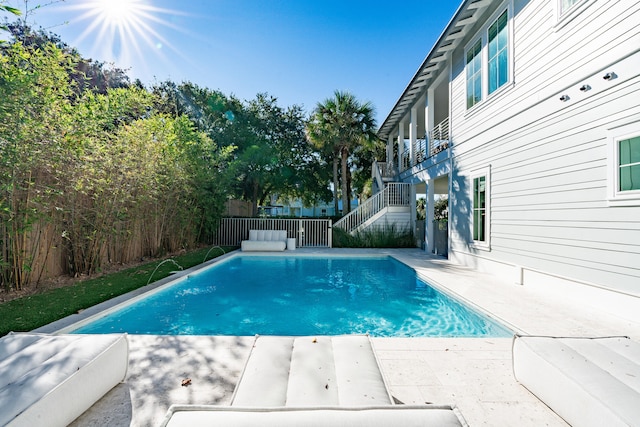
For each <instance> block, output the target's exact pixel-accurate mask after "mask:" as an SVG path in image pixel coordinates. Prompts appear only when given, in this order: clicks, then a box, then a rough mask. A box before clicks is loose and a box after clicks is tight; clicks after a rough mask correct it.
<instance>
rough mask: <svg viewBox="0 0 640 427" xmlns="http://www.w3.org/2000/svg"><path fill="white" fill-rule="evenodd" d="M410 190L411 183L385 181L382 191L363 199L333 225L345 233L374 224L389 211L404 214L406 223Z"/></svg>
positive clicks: (409, 204)
mask: <svg viewBox="0 0 640 427" xmlns="http://www.w3.org/2000/svg"><path fill="white" fill-rule="evenodd" d="M410 190H411V184H404V183H399V182H391V183H387V184H385V186H384V189H383V190H382V191H380V192H378V193H376V194H374V195H373V196H371V197H370V198H368V199H367V200H365V201H364V203H362V204H361V205H359V206H358V207H357V208H356V209H354V210H353V211H351V212H349V213H348V214H347V215H345V216H343V217H342V218H340V219H339V220H338V221H336V223H335V224H334V225H333V226H334V227H338V228H342V229H343V230H345V231H346V232H347V233H352V232H354V231H358V230H362V229H364V228H366V227H368V226H369V225H371V224H374V223H375V222H376V221H377V220H379V219H381V218H383V217H384V216H385V215H388V214H391V213H394V214H396V216H397V214H401V215H402V216H403V217H404V216H406V217H407V218H406V222H407V223H408V222H409V215H410V213H411V212H410V209H411V200H410V199H411V197H410V194H411V191H410ZM403 219H404V218H403ZM403 222H404V221H403Z"/></svg>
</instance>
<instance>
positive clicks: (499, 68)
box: [488, 10, 509, 93]
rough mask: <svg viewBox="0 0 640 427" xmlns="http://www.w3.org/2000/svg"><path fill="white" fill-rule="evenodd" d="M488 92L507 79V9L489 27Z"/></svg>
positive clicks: (493, 90) (494, 89)
mask: <svg viewBox="0 0 640 427" xmlns="http://www.w3.org/2000/svg"><path fill="white" fill-rule="evenodd" d="M488 33H489V43H488V44H489V61H488V64H489V93H493V92H495V91H496V89H498V88H499V87H500V86H502V85H503V84H505V83H506V82H507V81H508V80H509V77H508V76H509V74H508V70H509V54H508V47H509V46H508V44H509V43H508V40H509V37H508V35H507V11H506V10H505V11H504V13H502V15H500V17H499V18H498V19H496V21H495V22H494V23H493V24H491V26H490V27H489V31H488Z"/></svg>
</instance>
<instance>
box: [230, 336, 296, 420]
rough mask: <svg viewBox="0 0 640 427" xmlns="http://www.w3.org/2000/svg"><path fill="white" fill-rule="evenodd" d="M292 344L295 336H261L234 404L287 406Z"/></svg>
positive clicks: (236, 392) (245, 371)
mask: <svg viewBox="0 0 640 427" xmlns="http://www.w3.org/2000/svg"><path fill="white" fill-rule="evenodd" d="M293 341H294V338H293V337H259V338H258V339H257V340H256V341H255V344H254V347H253V349H252V351H251V354H250V355H249V359H248V360H247V365H246V366H245V368H244V372H243V373H242V376H241V377H240V382H239V383H238V386H237V388H236V391H235V394H234V397H233V399H232V402H231V404H232V405H234V406H250V407H256V406H263V407H273V406H284V405H285V403H286V398H287V383H288V381H289V366H290V363H291V351H292V348H293Z"/></svg>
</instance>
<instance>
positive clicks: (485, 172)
mask: <svg viewBox="0 0 640 427" xmlns="http://www.w3.org/2000/svg"><path fill="white" fill-rule="evenodd" d="M490 174H491V168H490V167H486V168H483V169H480V170H478V171H475V172H474V173H472V175H471V183H470V184H471V193H472V194H470V196H471V211H472V212H471V213H472V218H471V229H472V237H473V246H474V247H476V248H479V249H486V250H490V246H489V240H490V238H491V233H490V228H491V220H490V217H491V213H490V203H491V202H490V200H491V195H490V188H491V187H490Z"/></svg>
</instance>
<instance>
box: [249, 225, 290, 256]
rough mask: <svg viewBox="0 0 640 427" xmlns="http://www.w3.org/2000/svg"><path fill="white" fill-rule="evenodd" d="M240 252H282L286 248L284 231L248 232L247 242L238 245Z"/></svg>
mask: <svg viewBox="0 0 640 427" xmlns="http://www.w3.org/2000/svg"><path fill="white" fill-rule="evenodd" d="M240 247H241V249H242V251H263V252H266V251H275V252H280V251H284V250H285V249H286V248H287V231H286V230H249V240H243V241H242V242H241V243H240Z"/></svg>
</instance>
